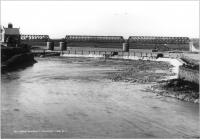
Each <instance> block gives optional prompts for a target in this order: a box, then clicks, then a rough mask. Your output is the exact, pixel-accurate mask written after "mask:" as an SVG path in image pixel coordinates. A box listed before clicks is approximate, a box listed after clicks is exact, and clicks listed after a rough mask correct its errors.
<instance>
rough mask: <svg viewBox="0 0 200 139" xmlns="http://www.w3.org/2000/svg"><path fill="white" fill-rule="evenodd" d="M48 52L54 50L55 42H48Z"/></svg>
mask: <svg viewBox="0 0 200 139" xmlns="http://www.w3.org/2000/svg"><path fill="white" fill-rule="evenodd" d="M47 50H52V51H53V50H54V42H52V41H48V42H47Z"/></svg>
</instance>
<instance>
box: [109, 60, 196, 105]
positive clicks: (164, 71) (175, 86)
mask: <svg viewBox="0 0 200 139" xmlns="http://www.w3.org/2000/svg"><path fill="white" fill-rule="evenodd" d="M125 64H126V65H127V66H126V68H121V69H120V70H118V72H115V73H109V75H108V78H109V79H111V80H112V81H124V82H130V83H138V84H149V83H150V84H152V85H151V87H149V88H147V89H146V91H149V92H153V93H156V94H157V95H162V96H166V97H173V98H177V99H179V100H183V101H188V102H193V103H199V85H198V84H194V83H191V82H187V81H184V80H180V79H169V78H170V76H174V75H175V73H173V71H172V67H173V66H172V65H171V64H169V63H167V62H159V61H143V60H133V61H131V60H128V61H126V62H125Z"/></svg>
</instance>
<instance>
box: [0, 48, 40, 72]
mask: <svg viewBox="0 0 200 139" xmlns="http://www.w3.org/2000/svg"><path fill="white" fill-rule="evenodd" d="M35 62H36V61H35V60H34V56H33V54H32V53H31V52H30V49H29V48H28V47H27V46H22V47H5V46H1V70H2V72H6V71H12V70H16V69H18V68H24V67H26V66H29V65H32V64H34V63H35Z"/></svg>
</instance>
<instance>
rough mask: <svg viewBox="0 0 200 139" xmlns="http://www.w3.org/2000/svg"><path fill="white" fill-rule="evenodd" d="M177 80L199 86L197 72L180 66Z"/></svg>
mask: <svg viewBox="0 0 200 139" xmlns="http://www.w3.org/2000/svg"><path fill="white" fill-rule="evenodd" d="M178 78H179V79H184V80H187V81H190V82H194V83H197V84H199V71H198V70H192V69H190V68H186V67H183V66H180V67H179V73H178Z"/></svg>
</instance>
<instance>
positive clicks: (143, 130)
mask: <svg viewBox="0 0 200 139" xmlns="http://www.w3.org/2000/svg"><path fill="white" fill-rule="evenodd" d="M37 61H38V63H36V64H34V65H33V66H32V67H28V68H26V69H24V70H18V71H15V72H10V73H6V74H3V75H2V77H1V78H2V82H1V88H2V89H1V91H2V93H1V94H2V95H1V100H2V101H1V102H2V119H1V120H2V121H1V124H2V128H1V130H2V136H3V137H25V138H28V137H29V138H30V137H123V138H125V137H140V138H144V137H160V138H161V137H197V136H198V128H199V127H198V122H199V117H198V116H199V114H198V112H199V110H198V109H199V106H198V104H193V103H188V102H182V101H179V100H176V99H172V98H166V97H162V96H156V95H155V94H153V93H151V92H145V91H143V90H144V89H145V88H146V87H148V86H149V85H150V84H131V83H124V82H112V81H111V80H109V79H107V78H106V76H107V74H106V73H108V72H115V71H116V70H117V69H118V68H119V67H120V66H121V67H123V66H124V65H123V64H121V63H123V61H119V60H115V61H111V60H110V61H104V60H103V59H98V58H96V59H90V58H49V59H48V58H45V59H37Z"/></svg>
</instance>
